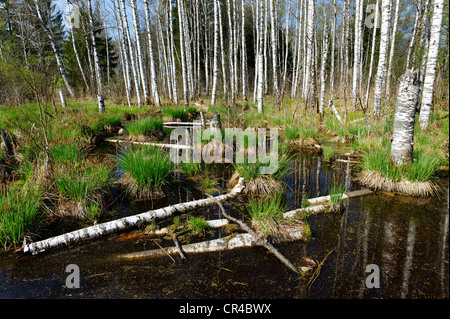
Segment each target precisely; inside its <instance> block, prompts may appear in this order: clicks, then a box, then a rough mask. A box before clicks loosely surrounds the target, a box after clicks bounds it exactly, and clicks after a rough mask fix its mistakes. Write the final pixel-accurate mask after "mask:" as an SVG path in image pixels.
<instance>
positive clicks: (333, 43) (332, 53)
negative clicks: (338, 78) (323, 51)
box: [330, 0, 337, 103]
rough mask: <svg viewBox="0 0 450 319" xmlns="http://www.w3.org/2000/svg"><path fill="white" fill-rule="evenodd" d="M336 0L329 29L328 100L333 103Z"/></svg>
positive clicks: (334, 0)
mask: <svg viewBox="0 0 450 319" xmlns="http://www.w3.org/2000/svg"><path fill="white" fill-rule="evenodd" d="M336 11H337V10H336V0H333V26H332V30H331V53H330V54H331V66H330V101H331V103H334V101H333V99H334V96H333V93H334V68H335V56H334V51H335V46H336V14H337V13H336Z"/></svg>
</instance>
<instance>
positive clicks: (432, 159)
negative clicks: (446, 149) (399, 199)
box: [406, 150, 441, 182]
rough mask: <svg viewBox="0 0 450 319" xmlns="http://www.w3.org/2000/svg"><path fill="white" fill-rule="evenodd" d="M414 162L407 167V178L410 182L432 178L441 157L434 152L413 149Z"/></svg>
mask: <svg viewBox="0 0 450 319" xmlns="http://www.w3.org/2000/svg"><path fill="white" fill-rule="evenodd" d="M413 159H414V161H413V163H412V164H411V165H410V166H409V167H408V168H407V172H406V178H407V179H408V180H409V181H410V182H426V181H428V180H429V179H431V178H432V177H433V175H434V173H435V172H436V170H437V168H438V166H439V164H440V161H441V160H440V159H439V158H438V157H436V156H435V155H434V154H427V153H423V152H422V151H419V150H415V151H413Z"/></svg>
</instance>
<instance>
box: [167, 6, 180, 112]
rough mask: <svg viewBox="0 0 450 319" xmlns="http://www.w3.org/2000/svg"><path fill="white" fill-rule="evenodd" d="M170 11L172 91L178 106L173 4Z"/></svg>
mask: <svg viewBox="0 0 450 319" xmlns="http://www.w3.org/2000/svg"><path fill="white" fill-rule="evenodd" d="M167 5H168V11H169V23H168V24H169V33H170V55H171V59H172V90H173V102H174V103H175V104H178V90H177V70H176V64H175V43H174V40H173V18H172V10H173V7H172V4H171V2H170V1H169V2H168V4H167Z"/></svg>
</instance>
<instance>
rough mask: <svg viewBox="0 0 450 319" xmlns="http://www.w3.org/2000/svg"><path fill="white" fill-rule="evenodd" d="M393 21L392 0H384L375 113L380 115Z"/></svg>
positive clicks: (376, 80)
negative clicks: (390, 29)
mask: <svg viewBox="0 0 450 319" xmlns="http://www.w3.org/2000/svg"><path fill="white" fill-rule="evenodd" d="M390 23H391V0H382V3H381V30H380V53H379V58H378V67H377V75H376V78H375V92H374V106H373V113H374V115H375V116H380V113H381V99H382V95H383V83H384V77H385V75H386V57H387V51H388V42H389V28H390Z"/></svg>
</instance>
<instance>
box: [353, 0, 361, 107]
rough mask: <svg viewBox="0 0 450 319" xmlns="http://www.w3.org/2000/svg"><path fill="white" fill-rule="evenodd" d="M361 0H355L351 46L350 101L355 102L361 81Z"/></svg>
mask: <svg viewBox="0 0 450 319" xmlns="http://www.w3.org/2000/svg"><path fill="white" fill-rule="evenodd" d="M362 2H363V0H357V1H356V15H355V42H354V48H353V85H352V102H353V105H355V104H356V102H357V98H358V97H359V90H358V89H359V85H360V81H361V74H360V70H361V57H362V54H361V42H362V29H361V27H362V15H361V7H362V5H363V3H362Z"/></svg>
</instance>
